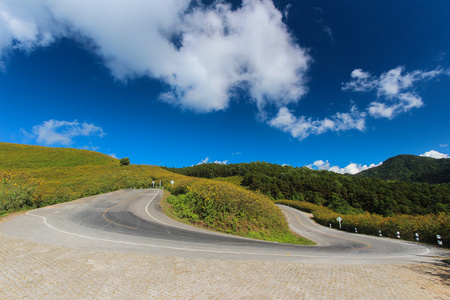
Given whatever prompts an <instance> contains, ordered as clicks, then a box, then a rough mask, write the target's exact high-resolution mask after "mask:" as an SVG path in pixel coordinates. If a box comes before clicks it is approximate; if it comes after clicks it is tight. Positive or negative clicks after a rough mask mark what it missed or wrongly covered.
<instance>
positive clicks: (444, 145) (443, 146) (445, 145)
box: [439, 144, 448, 148]
mask: <svg viewBox="0 0 450 300" xmlns="http://www.w3.org/2000/svg"><path fill="white" fill-rule="evenodd" d="M447 146H448V144H440V145H439V147H441V148H445V147H447Z"/></svg>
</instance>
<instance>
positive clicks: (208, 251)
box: [27, 190, 429, 260]
mask: <svg viewBox="0 0 450 300" xmlns="http://www.w3.org/2000/svg"><path fill="white" fill-rule="evenodd" d="M158 194H159V190H158V193H157V194H156V195H154V196H153V198H152V199H151V200H150V201H149V203H148V204H147V206H146V211H147V213H148V214H149V215H150V217H152V218H153V219H154V220H156V221H158V222H160V223H161V221H159V220H157V219H155V218H154V217H153V216H152V215H151V214H150V213H149V212H148V205H149V204H150V203H151V202H152V201H153V200H154V198H155V197H156V196H157V195H158ZM36 210H37V209H35V210H32V211H29V212H27V215H30V216H34V217H39V218H41V219H42V220H43V222H44V224H45V225H46V226H47V227H48V228H50V229H52V230H55V231H57V232H60V233H63V234H67V235H72V236H76V237H80V238H86V239H91V240H96V241H101V242H110V243H119V244H125V245H132V246H143V247H151V248H160V249H170V250H181V251H191V252H205V253H219V254H232V255H251V256H278V257H306V258H333V259H369V260H371V259H398V258H408V257H414V256H416V254H411V255H400V256H381V257H366V256H364V257H356V256H330V255H329V254H326V255H304V254H289V253H286V254H284V253H261V252H239V251H222V250H206V249H194V248H187V247H186V248H182V247H173V246H162V245H154V244H145V243H134V242H125V241H118V240H112V239H103V238H96V237H92V236H87V235H82V234H77V233H73V232H69V231H65V230H62V229H58V228H56V227H54V226H52V225H51V224H49V223H48V221H47V217H43V216H39V215H35V214H33V212H34V211H36ZM167 225H168V224H167ZM168 226H172V225H168ZM183 229H184V228H183ZM304 247H308V246H304ZM427 250H428V249H427ZM428 252H429V250H428ZM428 252H426V253H428ZM420 255H424V254H420Z"/></svg>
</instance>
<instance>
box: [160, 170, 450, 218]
mask: <svg viewBox="0 0 450 300" xmlns="http://www.w3.org/2000/svg"><path fill="white" fill-rule="evenodd" d="M166 169H168V170H169V171H172V172H175V173H179V174H183V175H187V176H195V177H201V178H217V177H230V176H241V178H242V182H241V185H242V186H244V187H247V188H249V189H250V190H252V191H259V192H261V193H263V194H265V195H267V196H269V197H270V198H271V199H273V200H278V199H289V200H297V201H307V202H311V203H315V204H319V205H323V206H326V207H328V208H330V209H332V210H334V211H336V212H340V213H360V212H363V211H368V212H370V213H376V214H380V215H384V216H390V215H393V214H397V213H403V214H427V213H438V212H449V210H450V183H441V184H429V183H422V182H420V183H419V182H414V183H411V182H406V181H401V180H382V179H379V178H375V177H374V178H367V177H366V178H365V177H356V176H352V175H342V174H337V173H334V172H329V171H315V170H311V169H309V168H307V167H301V168H297V167H292V166H280V165H276V164H271V163H266V162H252V163H241V164H228V165H221V164H211V163H210V164H202V165H197V166H192V167H185V168H166Z"/></svg>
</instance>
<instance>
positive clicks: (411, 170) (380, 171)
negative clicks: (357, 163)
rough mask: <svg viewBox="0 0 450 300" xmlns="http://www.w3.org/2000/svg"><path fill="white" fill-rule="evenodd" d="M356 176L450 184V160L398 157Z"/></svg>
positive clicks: (409, 156)
mask: <svg viewBox="0 0 450 300" xmlns="http://www.w3.org/2000/svg"><path fill="white" fill-rule="evenodd" d="M355 176H356V177H370V178H373V177H376V178H380V179H383V180H402V181H406V182H426V183H450V158H441V159H435V158H430V157H421V156H415V155H398V156H395V157H391V158H389V159H387V160H386V161H385V162H383V164H382V165H380V166H378V167H375V168H371V169H368V170H365V171H363V172H360V173H358V174H356V175H355Z"/></svg>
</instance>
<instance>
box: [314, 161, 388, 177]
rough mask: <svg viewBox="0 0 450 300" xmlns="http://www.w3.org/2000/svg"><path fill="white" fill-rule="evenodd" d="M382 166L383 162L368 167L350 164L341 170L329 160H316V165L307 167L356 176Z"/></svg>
mask: <svg viewBox="0 0 450 300" xmlns="http://www.w3.org/2000/svg"><path fill="white" fill-rule="evenodd" d="M381 164H382V162H380V163H379V164H370V165H369V166H367V165H361V164H355V163H350V164H349V165H347V166H346V167H344V168H341V167H338V166H331V165H330V163H329V162H328V160H327V161H323V160H316V161H315V162H314V163H312V164H310V165H307V167H308V168H310V169H313V170H327V171H331V172H335V173H339V174H352V175H354V174H357V173H359V172H361V171H365V170H367V169H370V168H373V167H378V166H380V165H381Z"/></svg>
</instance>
